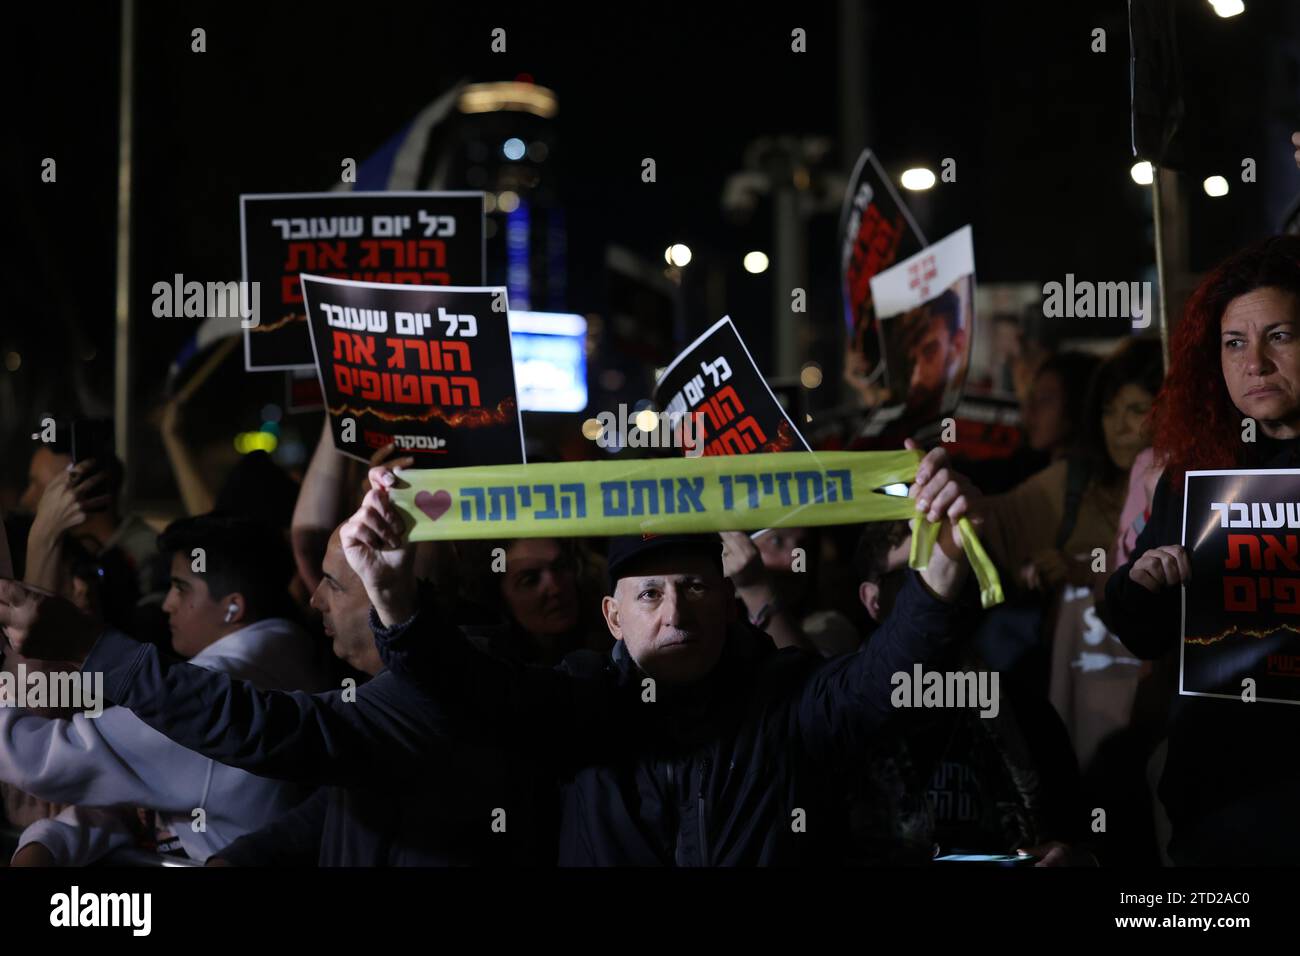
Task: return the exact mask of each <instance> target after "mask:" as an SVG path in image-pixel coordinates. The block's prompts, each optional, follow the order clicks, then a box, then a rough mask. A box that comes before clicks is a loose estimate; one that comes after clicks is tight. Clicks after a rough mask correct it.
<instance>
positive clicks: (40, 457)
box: [20, 447, 72, 514]
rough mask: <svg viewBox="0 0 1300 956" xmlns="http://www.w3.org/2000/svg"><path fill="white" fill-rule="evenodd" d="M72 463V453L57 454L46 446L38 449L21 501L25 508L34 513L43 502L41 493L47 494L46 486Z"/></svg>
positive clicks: (34, 454)
mask: <svg viewBox="0 0 1300 956" xmlns="http://www.w3.org/2000/svg"><path fill="white" fill-rule="evenodd" d="M70 464H72V456H71V455H56V454H55V453H54V452H52V451H50V450H49V449H48V448H45V447H41V448H38V449H36V451H35V453H33V455H32V463H31V464H30V465H28V467H27V488H26V490H25V491H23V496H22V499H21V501H20V503H21V504H22V507H23V510H25V511H30V512H32V513H33V514H34V513H35V512H36V506H37V505H38V504H40V503H41V495H43V494H45V488H46V486H47V485H49V483H50V482H51V481H53V480H54V479H55V477H57V476H58V474H59V472H61V471H64V470H66V469H67V467H68V465H70Z"/></svg>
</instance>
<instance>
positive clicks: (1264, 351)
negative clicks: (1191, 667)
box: [1099, 236, 1300, 865]
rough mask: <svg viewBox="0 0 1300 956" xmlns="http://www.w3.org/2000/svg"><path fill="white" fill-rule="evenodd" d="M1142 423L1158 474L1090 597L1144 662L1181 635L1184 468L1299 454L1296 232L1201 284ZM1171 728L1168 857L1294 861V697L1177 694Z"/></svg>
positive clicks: (1249, 464)
mask: <svg viewBox="0 0 1300 956" xmlns="http://www.w3.org/2000/svg"><path fill="white" fill-rule="evenodd" d="M1152 425H1153V432H1154V437H1155V442H1154V447H1155V455H1156V460H1157V462H1158V463H1159V464H1161V465H1163V467H1164V475H1163V477H1162V478H1161V480H1160V482H1159V484H1158V485H1157V487H1156V491H1155V496H1154V498H1153V500H1152V504H1151V516H1150V519H1149V520H1148V522H1147V524H1146V527H1145V528H1144V529H1143V531H1142V534H1141V535H1140V536H1139V538H1138V541H1137V545H1136V547H1135V548H1134V551H1133V556H1132V559H1131V560H1130V561H1129V562H1128V563H1127V564H1125V565H1124V566H1123V567H1120V568H1119V569H1117V570H1116V571H1115V572H1114V573H1113V574H1112V575H1111V578H1110V580H1109V582H1108V583H1107V587H1106V601H1105V603H1104V604H1103V605H1102V606H1101V607H1099V611H1101V614H1102V617H1103V619H1104V621H1105V622H1106V624H1107V626H1108V627H1109V628H1110V629H1111V630H1112V631H1113V632H1114V633H1115V634H1116V635H1118V636H1119V638H1120V639H1121V640H1122V641H1123V642H1124V643H1125V644H1126V645H1127V646H1128V647H1129V649H1130V650H1132V651H1133V653H1135V654H1136V655H1138V656H1139V657H1142V658H1146V659H1155V658H1159V657H1163V656H1164V655H1166V654H1168V653H1170V652H1172V651H1174V650H1176V649H1177V648H1178V647H1179V642H1180V638H1181V620H1182V610H1183V606H1182V588H1183V586H1184V585H1187V584H1189V583H1190V578H1191V562H1190V560H1189V555H1188V553H1187V551H1186V550H1185V549H1184V547H1183V546H1182V544H1181V542H1182V541H1183V540H1184V539H1183V487H1184V475H1186V473H1187V472H1189V471H1199V470H1210V469H1250V468H1295V467H1297V466H1298V465H1300V238H1297V237H1295V236H1277V237H1274V238H1271V239H1267V240H1264V241H1262V242H1259V243H1257V244H1255V245H1252V246H1250V247H1249V248H1247V249H1245V250H1243V251H1242V252H1240V253H1238V254H1236V255H1234V256H1232V257H1231V258H1229V259H1228V260H1227V261H1225V262H1224V263H1223V264H1222V265H1220V266H1219V267H1218V268H1217V269H1215V270H1214V271H1213V272H1211V273H1210V274H1209V275H1208V276H1207V277H1206V278H1205V279H1204V281H1202V283H1201V284H1200V286H1199V287H1198V288H1197V289H1196V291H1195V293H1193V295H1192V297H1191V299H1190V300H1189V301H1188V303H1187V308H1186V311H1185V313H1184V316H1183V319H1182V321H1181V322H1180V323H1179V325H1178V327H1177V328H1176V330H1175V332H1174V336H1173V341H1172V343H1171V345H1170V368H1169V373H1168V376H1167V378H1166V380H1165V383H1164V386H1163V387H1162V389H1161V391H1160V394H1159V396H1158V397H1157V399H1156V403H1155V406H1154V408H1153V410H1152ZM1284 531H1285V529H1284ZM1278 573H1279V574H1282V575H1285V574H1286V573H1287V572H1285V571H1279V572H1278ZM1279 623H1281V622H1279ZM1295 623H1297V624H1300V621H1295ZM1260 696H1261V697H1262V696H1263V695H1260ZM1169 726H1170V729H1169V756H1168V761H1167V763H1166V766H1165V772H1164V777H1163V779H1162V780H1161V783H1160V797H1161V800H1162V801H1163V802H1164V804H1165V807H1166V809H1167V810H1168V812H1169V817H1170V821H1171V823H1172V827H1173V836H1172V839H1171V841H1170V846H1169V855H1170V857H1171V859H1173V861H1174V862H1175V863H1177V864H1179V865H1194V864H1261V863H1273V864H1294V863H1295V861H1296V859H1297V851H1300V830H1298V829H1297V828H1296V826H1295V808H1296V806H1297V805H1300V768H1297V765H1296V763H1295V760H1294V754H1293V752H1292V750H1293V744H1294V741H1295V740H1297V739H1300V707H1297V706H1286V705H1285V704H1279V703H1272V702H1266V701H1263V700H1260V701H1253V700H1252V695H1251V694H1250V693H1248V692H1244V691H1243V695H1242V700H1237V699H1231V698H1230V699H1222V698H1216V697H1211V696H1179V697H1178V698H1176V699H1175V701H1174V706H1173V710H1172V712H1171V715H1170V725H1169Z"/></svg>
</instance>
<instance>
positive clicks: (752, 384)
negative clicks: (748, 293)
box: [654, 316, 812, 455]
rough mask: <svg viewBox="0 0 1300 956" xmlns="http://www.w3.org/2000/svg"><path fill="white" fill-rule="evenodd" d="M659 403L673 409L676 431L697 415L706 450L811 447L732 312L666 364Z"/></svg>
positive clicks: (738, 451) (727, 452) (745, 451)
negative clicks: (774, 391)
mask: <svg viewBox="0 0 1300 956" xmlns="http://www.w3.org/2000/svg"><path fill="white" fill-rule="evenodd" d="M654 402H655V405H656V407H658V408H660V409H662V410H663V411H664V412H667V413H668V416H669V421H670V422H672V423H673V430H674V433H677V434H680V432H681V427H680V422H681V419H682V418H683V416H685V415H695V416H697V417H696V419H695V421H697V422H699V431H700V435H699V436H698V439H699V440H700V441H702V442H703V444H704V451H703V452H702V453H703V454H705V455H745V454H750V453H751V452H776V451H812V449H811V448H809V447H808V443H807V442H806V441H804V438H803V435H801V434H800V433H799V429H798V428H796V427H795V424H794V422H792V421H791V420H790V416H789V415H787V414H786V413H785V410H784V409H783V408H782V407H781V403H780V401H779V400H778V399H777V397H776V396H775V395H773V394H772V390H771V389H770V388H769V387H768V385H767V381H766V380H765V379H764V378H763V375H762V373H761V372H759V370H758V366H757V365H755V364H754V359H753V358H752V357H751V356H750V354H749V349H748V348H746V347H745V343H744V340H742V339H741V337H740V333H739V332H737V331H736V326H735V325H734V324H733V323H732V321H731V318H730V317H729V316H723V317H722V318H721V319H719V320H718V321H717V322H715V323H714V324H713V326H712V327H711V328H710V329H709V330H708V331H707V332H705V333H704V334H703V335H701V336H700V337H699V338H697V339H696V340H695V341H694V342H692V343H691V344H690V345H688V346H687V347H686V348H685V349H684V350H683V351H682V352H681V354H680V355H678V356H677V358H675V359H673V361H672V363H671V364H670V365H669V366H668V367H667V368H665V369H664V371H663V374H661V375H660V376H659V380H658V381H657V382H656V383H655V392H654ZM688 435H689V430H688ZM678 444H682V443H681V442H680V441H679V442H678Z"/></svg>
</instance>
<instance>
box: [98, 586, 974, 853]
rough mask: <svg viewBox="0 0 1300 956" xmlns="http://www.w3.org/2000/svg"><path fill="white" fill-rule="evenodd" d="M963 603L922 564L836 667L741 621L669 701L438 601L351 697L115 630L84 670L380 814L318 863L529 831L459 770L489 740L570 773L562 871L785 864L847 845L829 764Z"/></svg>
mask: <svg viewBox="0 0 1300 956" xmlns="http://www.w3.org/2000/svg"><path fill="white" fill-rule="evenodd" d="M955 611H956V607H955V606H953V605H948V604H945V603H944V602H942V601H939V600H938V599H936V598H934V597H933V596H931V595H930V594H929V593H928V592H927V591H926V590H925V589H924V587H923V586H922V585H921V583H920V581H919V579H918V578H917V576H916V575H915V573H912V572H909V573H908V580H907V583H906V585H905V586H904V588H903V590H902V592H901V593H900V595H899V597H898V600H897V603H896V605H895V608H894V612H893V613H892V614H891V615H890V617H889V618H888V619H887V620H886V621H885V623H884V624H882V625H881V628H880V630H879V631H877V633H876V635H875V636H874V637H873V639H872V643H871V646H870V648H869V649H868V650H867V651H866V652H864V653H861V654H854V655H848V656H845V657H840V658H835V659H833V660H830V661H822V660H820V659H819V658H812V657H809V656H807V655H805V654H803V653H801V652H798V651H782V652H779V653H763V652H762V651H761V650H760V649H759V646H758V644H757V642H755V641H754V640H752V638H753V632H752V631H745V632H740V633H737V634H734V635H733V636H732V638H731V640H730V642H729V646H728V648H727V650H726V652H725V655H724V660H723V663H722V664H721V665H720V666H719V668H717V669H716V671H715V673H714V674H713V675H712V676H711V677H710V678H708V679H707V680H706V681H705V682H703V683H701V684H700V685H698V686H695V687H693V688H691V689H690V690H688V691H685V692H680V693H677V692H673V691H671V690H670V689H669V688H667V687H664V686H660V687H658V688H656V701H655V702H654V703H645V702H643V700H642V697H643V694H644V688H643V686H642V683H641V680H642V675H640V673H639V671H638V670H637V669H636V667H635V665H634V664H632V662H631V661H630V659H628V658H627V657H626V654H625V652H624V651H622V650H621V648H622V645H621V644H620V645H618V646H617V647H616V649H615V653H614V654H613V655H610V656H609V657H608V658H602V657H600V656H598V655H593V654H592V653H591V652H578V653H576V654H572V655H570V656H569V657H567V658H565V661H564V663H562V664H561V665H560V666H559V667H557V668H555V669H543V668H528V667H520V666H516V665H511V664H506V663H502V662H500V661H497V660H495V659H493V658H491V657H489V656H488V655H486V654H484V653H483V652H482V651H480V650H478V649H476V648H475V646H474V645H473V644H472V643H471V642H470V640H469V639H468V638H466V637H465V636H464V635H463V633H462V632H461V631H460V630H459V629H457V628H455V627H454V626H453V625H450V624H448V623H446V622H445V621H443V620H442V619H441V616H440V615H438V614H436V613H424V612H421V613H419V614H417V615H416V617H415V618H414V619H413V620H412V621H410V622H408V623H407V624H405V625H404V626H402V627H399V628H396V629H394V630H392V631H389V632H383V631H379V632H377V635H376V637H377V640H378V642H379V646H380V650H381V653H382V654H383V656H384V658H385V660H386V662H387V663H388V665H389V670H387V671H385V672H383V673H381V674H380V675H379V676H377V677H375V678H374V679H373V680H371V681H369V682H367V683H365V684H362V685H360V686H359V687H357V688H356V689H355V699H354V700H349V699H347V697H345V695H344V694H343V693H341V692H339V691H332V692H329V693H323V694H315V695H312V694H306V693H301V692H286V691H259V690H258V689H256V688H254V687H252V686H251V685H249V684H246V683H244V682H242V681H237V680H232V679H231V678H230V677H229V676H228V675H226V674H221V673H218V672H215V671H209V670H205V669H204V668H201V667H195V666H193V665H190V664H181V663H173V662H170V661H167V660H164V659H163V658H162V657H161V656H160V655H159V654H158V652H157V649H156V648H155V647H153V646H152V645H144V644H140V643H137V642H135V641H132V640H131V639H130V638H128V637H126V636H125V635H122V634H120V633H117V632H112V631H110V632H108V633H106V634H104V635H103V636H102V637H101V638H100V640H99V641H98V642H97V643H96V645H95V647H94V648H93V649H92V651H91V653H90V655H89V656H88V657H87V659H86V662H85V664H84V665H83V667H84V669H85V670H87V671H103V673H104V692H105V696H106V697H107V698H108V699H109V700H110V701H112V702H113V703H116V704H120V705H122V706H125V707H129V708H130V709H131V710H132V711H134V712H135V714H136V716H138V717H139V718H140V719H141V720H143V721H144V722H145V723H147V724H149V725H150V726H152V727H154V728H155V729H157V730H158V731H160V732H161V733H163V734H165V735H167V736H168V737H170V738H171V739H172V740H175V741H176V742H178V743H180V744H182V745H184V746H186V747H189V748H190V749H192V750H195V751H197V752H199V753H202V754H204V755H206V756H209V757H211V758H212V759H214V760H219V761H221V762H223V763H226V764H228V765H230V766H234V767H239V768H241V769H244V770H248V771H249V772H252V773H257V774H261V775H263V776H270V777H276V778H280V779H286V780H294V781H298V782H302V783H314V784H317V785H333V786H335V787H339V788H346V795H347V797H348V799H350V800H355V801H357V802H358V805H359V806H360V807H361V808H363V809H364V810H365V812H364V815H363V816H362V817H361V818H360V819H359V820H358V819H353V820H351V821H349V820H348V818H347V815H346V814H345V815H344V816H343V817H342V818H341V819H342V823H343V824H349V822H350V824H351V825H341V826H338V827H335V828H334V829H332V830H331V829H326V830H325V831H324V833H323V834H322V841H323V842H322V847H321V859H322V860H323V861H335V862H352V863H370V864H382V863H424V864H434V863H445V862H459V861H460V860H459V859H456V860H451V859H448V857H447V854H446V852H445V850H444V844H445V842H446V841H447V840H448V838H449V837H454V836H456V835H457V831H458V830H459V829H462V828H464V827H465V826H469V825H470V823H469V822H468V821H471V820H472V821H475V822H474V824H473V825H475V826H478V827H481V828H482V831H483V832H485V833H490V834H492V836H493V838H494V839H496V838H499V839H500V840H501V842H503V843H504V842H506V841H507V840H513V839H515V838H516V837H515V836H514V834H515V830H517V829H518V827H517V826H516V827H515V828H514V829H511V824H510V821H511V819H518V818H519V817H525V818H526V817H527V816H528V815H529V814H530V813H531V812H532V811H533V808H532V807H524V808H522V809H523V812H521V813H517V814H515V815H514V816H513V817H512V816H511V815H510V814H507V830H506V833H504V834H502V833H495V832H494V831H493V830H492V828H491V825H492V822H493V820H494V811H495V810H497V809H498V808H502V807H505V806H506V805H507V804H506V801H507V800H509V799H510V798H511V793H510V792H502V793H500V794H499V795H495V794H493V793H491V792H480V790H481V788H480V787H478V786H476V784H478V783H479V781H477V780H475V779H473V778H470V777H467V776H460V777H458V776H456V775H455V773H454V771H453V769H452V768H453V766H454V764H453V763H449V762H448V754H449V752H454V751H457V750H460V749H463V748H465V747H470V748H473V749H475V750H477V747H476V746H475V745H476V744H477V743H478V742H479V741H492V742H495V743H496V744H498V745H501V746H506V747H510V748H512V749H519V748H522V749H523V750H525V751H530V753H529V754H528V756H529V757H530V762H531V759H537V758H540V759H542V760H544V761H545V762H546V763H547V764H548V765H549V766H550V767H551V768H553V770H554V771H555V772H557V773H559V774H560V775H561V780H562V784H563V793H562V808H561V818H560V839H561V849H560V852H559V859H560V861H561V862H562V863H569V864H606V863H630V864H637V863H645V864H653V863H668V864H672V863H675V862H676V863H682V864H701V863H724V864H733V863H736V864H744V863H788V862H798V861H801V860H807V859H815V858H818V857H821V856H824V855H825V854H826V853H828V852H832V851H833V850H834V849H835V848H833V847H832V846H831V845H830V841H831V840H833V839H834V838H837V837H838V835H839V833H838V831H837V824H836V821H835V820H834V816H835V814H834V812H833V811H831V810H829V809H826V808H828V807H830V806H831V805H832V800H831V799H830V795H829V794H828V793H827V791H826V788H825V786H824V782H825V779H826V776H827V775H828V773H829V772H830V771H831V770H833V769H835V766H836V764H837V762H839V761H842V760H857V759H860V755H861V752H862V749H863V747H864V744H865V741H866V740H867V738H868V737H869V735H870V734H871V732H872V731H873V730H874V729H875V728H876V727H877V726H878V725H879V724H880V723H882V722H883V721H884V720H885V719H886V718H887V717H888V716H889V714H890V713H892V709H891V707H890V703H889V697H890V692H891V689H892V688H891V684H890V678H891V676H892V675H893V674H894V673H895V672H899V671H908V670H910V668H911V666H912V663H913V662H914V661H922V662H924V661H927V660H929V659H931V658H933V657H934V656H935V654H936V653H937V652H938V651H939V649H940V648H941V647H942V645H943V643H944V641H945V639H946V637H947V636H948V633H949V630H950V626H951V621H952V619H953V617H954V612H955ZM745 635H748V636H749V638H750V639H748V640H747V639H746V638H745ZM429 788H436V791H431V790H430V789H429ZM437 793H441V794H444V795H446V797H447V798H448V799H451V800H454V802H455V803H456V805H457V811H458V812H456V813H454V814H452V815H451V816H452V818H453V819H446V818H442V817H441V815H440V814H437V813H431V812H429V811H430V810H431V809H432V807H433V805H435V804H436V803H437V802H438V801H437V800H436V799H432V798H433V797H435V796H436V794H437ZM385 808H387V809H385ZM421 808H423V809H424V812H421ZM310 809H313V810H315V809H318V805H314V806H313V807H312V808H310ZM797 811H802V813H799V812H797ZM358 824H359V829H358V826H357V825H358ZM449 826H450V827H452V829H451V830H450V832H449V830H448V827H449ZM524 839H528V840H530V841H533V840H535V839H536V835H535V834H525V835H524ZM349 841H350V845H349ZM345 845H346V852H344V846H345Z"/></svg>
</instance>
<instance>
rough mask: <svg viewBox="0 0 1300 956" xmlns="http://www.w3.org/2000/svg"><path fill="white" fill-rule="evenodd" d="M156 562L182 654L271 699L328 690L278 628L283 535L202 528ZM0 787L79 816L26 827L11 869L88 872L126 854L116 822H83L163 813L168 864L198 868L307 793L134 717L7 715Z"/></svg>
mask: <svg viewBox="0 0 1300 956" xmlns="http://www.w3.org/2000/svg"><path fill="white" fill-rule="evenodd" d="M158 549H159V552H160V557H162V558H163V559H164V560H170V562H171V588H170V590H169V591H168V593H167V600H166V601H165V602H164V604H163V610H164V611H165V612H166V613H167V617H168V621H169V624H170V627H171V633H172V647H173V649H174V650H175V651H176V652H177V653H178V654H180V655H182V656H183V657H187V658H189V660H190V663H191V664H194V665H197V666H199V667H203V668H205V669H207V670H210V671H216V672H220V673H223V674H226V675H229V676H230V677H232V678H235V679H240V680H246V681H248V682H249V683H250V684H252V685H254V686H257V687H259V688H262V689H266V690H305V691H312V692H315V691H321V690H324V689H326V686H327V683H326V682H327V681H328V676H327V672H326V669H325V666H324V665H325V661H324V655H323V653H321V649H319V648H317V647H316V646H315V644H314V642H313V641H312V640H311V638H310V637H308V636H307V634H306V633H305V632H304V631H302V630H301V629H300V628H299V627H298V626H297V625H296V624H294V623H293V622H292V621H290V620H289V619H288V618H287V617H285V616H282V611H287V608H285V602H286V588H287V585H288V582H289V579H290V578H291V577H292V576H293V560H292V557H291V555H290V553H289V549H288V546H287V545H286V544H285V543H284V541H283V539H282V538H281V537H280V535H279V534H278V533H277V532H276V531H275V530H273V529H271V528H267V527H265V526H264V525H262V524H260V523H258V522H255V521H251V520H248V519H238V518H226V517H219V516H216V515H199V516H197V517H193V518H184V519H181V520H180V521H176V522H174V523H173V524H171V525H170V526H169V527H168V528H167V529H166V531H164V532H163V534H162V535H161V536H159V539H158ZM97 703H98V704H99V705H100V706H103V702H97ZM0 781H3V782H5V783H10V784H13V785H15V786H17V787H19V788H20V789H22V790H24V791H26V792H28V793H32V794H35V795H36V796H38V797H41V798H42V799H45V800H49V801H51V802H55V803H63V804H76V805H77V806H72V807H70V808H69V809H67V810H65V811H64V812H63V813H62V814H60V816H58V817H56V818H53V819H49V820H41V821H38V822H37V823H34V824H32V825H31V826H30V827H28V828H27V829H26V830H25V831H24V832H23V835H22V838H21V839H20V841H19V849H18V852H17V853H16V854H15V855H14V859H13V862H14V864H15V865H24V864H26V865H40V864H46V865H48V864H62V865H84V864H87V863H90V862H93V861H95V860H97V859H99V858H101V857H102V856H103V855H104V854H106V853H108V852H110V851H112V850H114V849H116V848H118V847H119V846H123V845H127V844H129V843H131V842H132V839H133V838H132V835H131V834H130V832H129V830H128V829H127V828H126V827H125V826H122V825H119V821H118V820H117V818H115V817H114V816H113V815H111V814H104V813H97V812H86V811H85V810H84V808H86V807H115V806H127V807H131V806H138V807H145V808H146V809H150V810H155V811H157V814H158V822H159V831H160V837H168V838H169V839H167V840H164V839H161V838H160V839H159V848H160V851H164V852H166V851H171V852H175V853H177V854H183V855H186V856H188V857H190V858H191V859H194V860H198V861H203V860H206V859H207V858H208V857H209V856H211V855H212V854H213V853H214V852H215V851H217V850H219V849H221V848H222V847H225V846H226V845H228V844H229V843H231V842H232V841H234V840H236V839H237V838H239V837H240V836H242V835H243V834H245V833H248V832H250V831H253V830H258V829H260V828H261V827H263V826H265V825H266V824H267V823H269V822H271V821H272V820H275V819H276V818H277V817H279V816H280V815H281V814H283V813H284V812H285V811H287V810H288V809H289V808H290V807H292V806H294V805H295V804H296V803H298V802H299V801H300V800H301V799H302V798H303V797H304V796H305V795H306V792H307V791H306V790H305V789H304V788H302V787H300V786H295V785H292V784H288V783H284V782H281V781H278V780H270V779H266V778H263V777H255V776H253V775H252V774H249V773H246V772H245V771H242V770H236V769H234V768H232V767H227V766H224V765H222V764H219V763H216V762H215V761H213V760H210V759H208V758H207V757H204V756H202V755H200V754H197V753H194V752H193V751H190V750H187V749H185V748H184V747H182V746H181V745H180V744H177V743H174V742H172V741H171V740H169V739H168V738H166V737H164V736H163V735H162V734H160V733H159V732H158V731H156V730H154V729H153V728H151V727H149V726H148V725H147V724H145V723H144V722H143V721H141V720H140V719H139V718H137V717H136V716H135V715H134V714H133V713H131V711H129V710H127V709H126V708H125V707H107V708H105V709H104V710H103V713H102V714H101V715H100V716H99V717H98V718H91V717H87V716H85V715H82V714H78V715H77V716H75V717H73V718H72V719H71V720H54V719H49V718H45V717H39V716H36V715H34V714H30V713H27V712H25V711H23V710H18V709H15V708H7V707H0ZM198 811H202V812H201V813H200V812H198Z"/></svg>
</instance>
